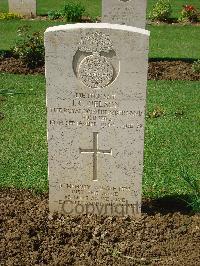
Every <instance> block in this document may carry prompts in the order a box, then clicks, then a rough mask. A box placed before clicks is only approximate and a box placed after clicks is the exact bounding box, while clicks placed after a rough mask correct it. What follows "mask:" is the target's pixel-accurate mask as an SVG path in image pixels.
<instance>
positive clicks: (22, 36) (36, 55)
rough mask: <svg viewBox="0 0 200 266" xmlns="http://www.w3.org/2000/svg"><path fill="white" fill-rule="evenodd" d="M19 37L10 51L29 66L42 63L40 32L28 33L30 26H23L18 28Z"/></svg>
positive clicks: (42, 52) (32, 66)
mask: <svg viewBox="0 0 200 266" xmlns="http://www.w3.org/2000/svg"><path fill="white" fill-rule="evenodd" d="M18 35H19V39H18V40H17V42H16V44H15V46H14V47H13V49H12V51H13V53H14V55H15V56H17V57H19V58H20V59H21V60H22V62H23V63H24V64H26V65H27V67H29V68H35V67H38V66H41V65H44V54H45V53H44V39H43V35H42V34H41V33H40V32H34V33H30V28H29V27H28V26H24V27H21V28H19V30H18Z"/></svg>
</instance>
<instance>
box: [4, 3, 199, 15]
mask: <svg viewBox="0 0 200 266" xmlns="http://www.w3.org/2000/svg"><path fill="white" fill-rule="evenodd" d="M64 2H73V3H76V2H80V3H82V4H83V5H84V6H85V7H86V12H87V13H88V14H90V16H93V17H95V16H101V0H92V1H91V0H68V1H65V0H56V1H55V0H37V12H38V14H39V15H44V14H47V13H48V11H50V10H54V9H59V8H61V7H62V6H63V3H64ZM147 2H148V9H147V14H148V13H149V11H150V10H151V9H152V7H153V5H154V4H155V3H156V2H157V0H148V1H147ZM7 3H8V0H1V3H0V12H7V11H8V4H7ZM171 3H172V8H173V14H172V17H178V14H179V12H180V10H181V9H182V6H183V5H185V4H190V5H194V6H195V7H197V8H199V9H200V1H199V0H190V1H185V0H171Z"/></svg>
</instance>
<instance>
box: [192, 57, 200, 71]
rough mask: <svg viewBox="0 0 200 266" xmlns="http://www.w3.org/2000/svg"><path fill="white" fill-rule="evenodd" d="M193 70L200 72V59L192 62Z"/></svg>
mask: <svg viewBox="0 0 200 266" xmlns="http://www.w3.org/2000/svg"><path fill="white" fill-rule="evenodd" d="M192 71H193V72H195V73H200V59H198V60H197V61H195V62H194V63H193V64H192Z"/></svg>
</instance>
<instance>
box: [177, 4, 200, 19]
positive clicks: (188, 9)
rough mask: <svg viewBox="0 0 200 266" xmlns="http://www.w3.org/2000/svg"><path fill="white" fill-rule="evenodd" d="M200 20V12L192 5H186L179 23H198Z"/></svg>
mask: <svg viewBox="0 0 200 266" xmlns="http://www.w3.org/2000/svg"><path fill="white" fill-rule="evenodd" d="M199 20H200V13H199V11H198V10H197V9H196V8H195V7H194V6H192V5H184V6H183V9H182V11H181V15H180V17H179V21H183V22H187V21H189V22H198V21H199Z"/></svg>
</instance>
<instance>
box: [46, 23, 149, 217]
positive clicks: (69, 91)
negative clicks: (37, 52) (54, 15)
mask: <svg viewBox="0 0 200 266" xmlns="http://www.w3.org/2000/svg"><path fill="white" fill-rule="evenodd" d="M148 35H149V32H148V31H145V30H142V29H136V28H133V27H127V26H122V25H114V24H75V25H64V26H58V27H52V28H49V29H47V31H46V32H45V49H46V82H47V110H48V150H49V204H50V211H51V212H53V211H58V212H63V213H65V214H72V215H77V214H81V213H93V214H94V213H95V214H101V215H126V214H129V215H132V216H134V215H136V214H138V213H140V207H141V182H142V170H143V148H144V117H145V103H146V82H147V62H148V38H149V36H148Z"/></svg>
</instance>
